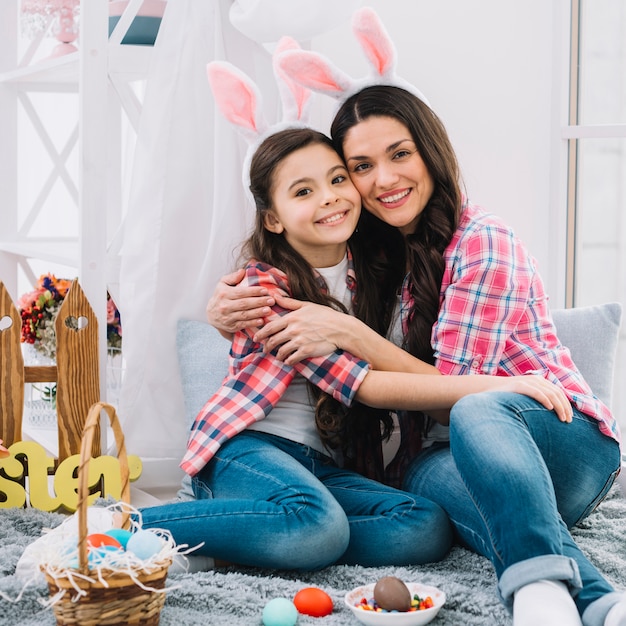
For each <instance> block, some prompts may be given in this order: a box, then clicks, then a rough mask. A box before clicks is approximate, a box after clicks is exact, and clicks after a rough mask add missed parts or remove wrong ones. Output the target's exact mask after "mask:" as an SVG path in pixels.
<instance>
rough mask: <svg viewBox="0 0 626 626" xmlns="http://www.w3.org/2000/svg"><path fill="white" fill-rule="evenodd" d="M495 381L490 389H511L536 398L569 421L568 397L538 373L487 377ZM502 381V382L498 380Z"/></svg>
mask: <svg viewBox="0 0 626 626" xmlns="http://www.w3.org/2000/svg"><path fill="white" fill-rule="evenodd" d="M489 378H492V379H494V380H495V381H496V387H495V388H494V389H492V391H512V392H514V393H521V394H523V395H525V396H528V397H530V398H533V399H534V400H537V402H539V403H540V404H542V405H543V406H544V407H545V408H546V409H549V410H553V411H554V412H555V413H556V416H557V417H558V418H559V420H560V421H561V422H567V423H569V422H571V421H572V416H573V411H572V405H571V402H570V401H569V398H568V397H567V396H566V395H565V392H564V391H563V389H562V388H561V387H559V386H558V385H556V384H554V383H551V382H550V381H549V380H546V379H545V378H544V377H543V376H540V375H538V374H527V375H526V376H506V377H502V376H496V377H489ZM499 381H502V382H499Z"/></svg>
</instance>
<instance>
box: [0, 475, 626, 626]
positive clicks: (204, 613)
mask: <svg viewBox="0 0 626 626" xmlns="http://www.w3.org/2000/svg"><path fill="white" fill-rule="evenodd" d="M618 489H619V487H617V486H616V487H614V488H613V489H612V491H611V493H610V494H609V497H608V498H607V499H606V500H605V501H604V502H603V503H602V504H601V505H600V507H598V509H597V510H596V511H595V512H594V513H593V514H592V515H591V516H590V517H589V518H587V519H586V520H585V521H584V522H583V523H582V524H581V525H580V526H578V527H576V528H575V529H574V531H573V535H574V537H575V538H576V540H577V542H578V543H579V545H580V546H581V548H582V549H583V551H584V552H585V553H586V554H587V556H588V557H589V558H590V559H591V561H592V562H593V563H594V564H595V565H596V566H597V567H598V568H599V569H600V570H601V571H602V573H603V574H604V575H605V576H606V577H607V578H608V579H609V580H610V581H611V582H612V583H613V584H614V585H615V587H616V588H617V589H619V590H623V589H626V498H624V497H622V496H621V495H620V494H619V493H618ZM63 519H64V517H63V516H62V515H60V514H55V513H45V512H43V511H38V510H34V509H0V593H1V594H2V595H3V596H4V597H7V596H8V597H9V598H16V597H17V596H18V594H20V592H22V591H23V585H22V583H21V581H19V580H18V579H17V578H16V576H15V567H16V563H17V561H18V559H19V557H20V555H21V554H22V551H23V550H24V548H25V546H26V545H28V544H29V543H30V542H32V541H33V540H34V539H36V538H37V537H39V536H40V535H41V533H42V530H44V529H46V528H53V527H55V526H56V525H58V524H59V523H60V522H61V521H62V520H63ZM386 575H395V576H398V577H399V578H401V579H402V580H405V581H407V582H408V581H412V582H421V583H424V584H428V585H434V586H436V587H439V588H441V589H442V590H443V591H444V592H445V593H446V595H447V601H446V604H445V606H444V607H443V609H442V610H441V611H440V613H439V615H438V616H437V618H436V619H435V620H434V621H433V622H432V623H433V626H469V625H476V626H483V625H484V626H508V625H510V624H511V620H510V618H509V616H508V614H507V613H506V611H505V610H504V608H503V607H502V606H501V605H500V603H499V602H498V599H497V596H496V590H495V586H496V579H495V576H494V574H493V570H492V567H491V564H490V563H489V561H488V560H487V559H485V558H483V557H480V556H478V555H476V554H473V553H471V552H469V551H467V550H464V549H463V548H460V547H455V548H453V549H452V551H451V552H450V554H449V555H448V556H447V558H446V559H444V560H443V561H441V562H440V563H433V564H431V565H423V566H416V567H385V568H365V567H354V566H334V567H329V568H327V569H324V570H322V571H318V572H307V573H302V572H298V573H295V572H285V571H265V570H258V569H252V568H229V569H225V570H216V571H209V572H198V573H194V574H172V575H170V576H169V577H168V586H171V587H173V588H172V590H170V591H168V594H167V600H166V603H165V607H164V609H163V611H162V613H161V621H160V624H161V626H207V625H220V626H222V625H223V626H261V624H262V619H261V613H262V609H263V607H264V606H265V604H266V603H267V602H268V601H269V600H271V599H272V598H276V597H286V598H289V599H292V598H293V596H294V595H295V594H296V592H297V591H299V590H300V589H302V588H303V587H308V586H315V587H319V588H321V589H323V590H325V591H326V592H327V593H329V594H330V596H331V597H332V599H333V601H334V603H335V609H334V611H333V613H332V614H331V615H330V616H328V617H324V618H313V617H309V616H306V615H300V616H299V618H298V624H299V626H304V625H305V624H317V625H318V626H339V625H341V626H349V625H351V624H354V625H355V626H356V625H357V624H358V622H357V621H356V619H355V618H354V617H353V616H352V614H351V612H350V610H349V609H348V608H347V607H346V606H344V602H343V596H344V594H345V593H346V592H347V591H350V590H351V589H353V588H354V587H357V586H359V585H362V584H367V583H371V582H375V581H376V580H378V579H379V578H381V577H382V576H386ZM47 598H48V590H47V587H46V584H45V582H43V581H42V582H41V584H38V583H34V584H33V585H31V586H29V587H27V588H26V590H25V591H24V592H23V593H22V597H21V598H20V600H19V601H17V602H9V601H7V600H5V599H0V609H1V610H0V625H1V626H5V625H6V626H35V625H36V626H53V625H54V624H55V619H54V615H53V612H52V609H49V608H48V609H45V608H42V606H41V599H44V600H45V599H47Z"/></svg>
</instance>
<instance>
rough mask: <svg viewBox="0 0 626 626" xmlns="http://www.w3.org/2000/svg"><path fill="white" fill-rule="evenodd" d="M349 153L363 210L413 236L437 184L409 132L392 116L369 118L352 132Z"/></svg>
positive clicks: (346, 151)
mask: <svg viewBox="0 0 626 626" xmlns="http://www.w3.org/2000/svg"><path fill="white" fill-rule="evenodd" d="M343 152H344V157H345V160H346V164H347V167H348V172H349V173H350V178H351V179H352V182H353V183H354V185H355V186H356V188H357V189H358V190H359V193H360V194H361V198H362V199H363V206H364V207H365V208H366V209H367V210H368V211H370V213H373V214H374V215H376V216H377V217H378V218H380V219H381V220H383V221H384V222H387V224H389V225H390V226H395V227H396V228H398V229H399V230H400V232H401V233H402V234H404V235H408V234H411V233H413V232H414V231H415V228H416V226H417V222H418V221H419V218H420V215H421V214H422V211H423V210H424V207H425V206H426V205H427V203H428V201H429V200H430V198H431V196H432V194H433V189H434V182H433V178H432V176H431V175H430V173H429V172H428V169H427V168H426V165H425V163H424V161H423V160H422V157H421V155H420V153H419V152H418V151H417V147H416V145H415V142H414V141H413V138H412V137H411V133H410V132H409V129H408V128H407V127H406V126H405V125H404V124H402V123H401V122H399V121H398V120H396V119H394V118H392V117H382V116H374V117H368V118H367V119H365V120H364V121H362V122H359V123H358V124H356V125H355V126H353V127H352V128H351V129H350V130H349V131H348V132H347V133H346V136H345V139H344V142H343Z"/></svg>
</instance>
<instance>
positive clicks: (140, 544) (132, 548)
mask: <svg viewBox="0 0 626 626" xmlns="http://www.w3.org/2000/svg"><path fill="white" fill-rule="evenodd" d="M162 547H163V539H161V537H159V536H158V535H156V534H154V533H151V532H150V531H148V530H138V531H137V532H136V533H133V535H132V536H131V537H130V538H129V539H128V542H127V543H126V550H127V551H128V552H132V553H133V554H135V556H137V558H140V559H149V558H150V557H151V556H154V555H155V554H157V553H158V552H160V551H161V548H162Z"/></svg>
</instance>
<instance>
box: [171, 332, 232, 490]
mask: <svg viewBox="0 0 626 626" xmlns="http://www.w3.org/2000/svg"><path fill="white" fill-rule="evenodd" d="M229 350H230V341H228V340H227V339H224V337H222V335H220V334H219V333H218V332H217V330H215V328H213V326H210V325H209V324H207V323H205V322H198V321H195V320H179V321H178V324H177V327H176V351H177V353H178V364H179V369H180V378H181V383H182V388H183V396H184V401H185V424H186V425H187V429H190V428H191V425H192V424H193V421H194V419H195V417H196V415H197V414H198V412H199V411H200V409H201V408H202V407H203V406H204V404H205V402H206V401H207V400H208V399H209V398H210V397H211V396H212V395H213V394H214V393H215V391H217V389H218V388H219V386H220V385H221V383H222V381H223V380H224V377H225V376H226V373H227V372H228V351H229ZM177 495H178V498H179V499H181V500H189V499H190V498H193V497H194V495H193V491H192V489H191V480H190V478H189V476H185V477H184V478H183V481H182V485H181V488H180V490H179V492H178V494H177Z"/></svg>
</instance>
